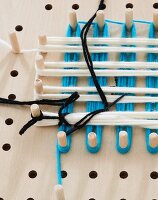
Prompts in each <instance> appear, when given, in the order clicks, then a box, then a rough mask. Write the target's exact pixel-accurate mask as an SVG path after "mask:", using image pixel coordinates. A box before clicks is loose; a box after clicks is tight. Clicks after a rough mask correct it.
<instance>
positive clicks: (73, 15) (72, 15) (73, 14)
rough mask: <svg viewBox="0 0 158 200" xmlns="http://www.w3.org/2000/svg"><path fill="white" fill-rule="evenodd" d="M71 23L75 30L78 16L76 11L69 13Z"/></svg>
mask: <svg viewBox="0 0 158 200" xmlns="http://www.w3.org/2000/svg"><path fill="white" fill-rule="evenodd" d="M69 23H70V26H71V28H72V29H73V30H75V29H76V26H77V15H76V12H75V11H71V12H69Z"/></svg>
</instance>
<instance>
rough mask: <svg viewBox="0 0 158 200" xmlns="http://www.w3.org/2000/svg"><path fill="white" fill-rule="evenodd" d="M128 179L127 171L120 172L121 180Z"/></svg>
mask: <svg viewBox="0 0 158 200" xmlns="http://www.w3.org/2000/svg"><path fill="white" fill-rule="evenodd" d="M127 177H128V173H127V172H126V171H122V172H120V178H122V179H125V178H127Z"/></svg>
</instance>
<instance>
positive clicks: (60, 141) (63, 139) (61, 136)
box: [57, 131, 67, 147]
mask: <svg viewBox="0 0 158 200" xmlns="http://www.w3.org/2000/svg"><path fill="white" fill-rule="evenodd" d="M57 138H58V144H59V145H60V146H61V147H66V146H67V138H66V133H65V132H64V131H59V132H58V134H57Z"/></svg>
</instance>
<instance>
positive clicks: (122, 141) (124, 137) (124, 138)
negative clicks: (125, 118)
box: [119, 131, 128, 148]
mask: <svg viewBox="0 0 158 200" xmlns="http://www.w3.org/2000/svg"><path fill="white" fill-rule="evenodd" d="M119 145H120V147H121V148H126V147H127V145H128V134H127V132H126V131H120V133H119Z"/></svg>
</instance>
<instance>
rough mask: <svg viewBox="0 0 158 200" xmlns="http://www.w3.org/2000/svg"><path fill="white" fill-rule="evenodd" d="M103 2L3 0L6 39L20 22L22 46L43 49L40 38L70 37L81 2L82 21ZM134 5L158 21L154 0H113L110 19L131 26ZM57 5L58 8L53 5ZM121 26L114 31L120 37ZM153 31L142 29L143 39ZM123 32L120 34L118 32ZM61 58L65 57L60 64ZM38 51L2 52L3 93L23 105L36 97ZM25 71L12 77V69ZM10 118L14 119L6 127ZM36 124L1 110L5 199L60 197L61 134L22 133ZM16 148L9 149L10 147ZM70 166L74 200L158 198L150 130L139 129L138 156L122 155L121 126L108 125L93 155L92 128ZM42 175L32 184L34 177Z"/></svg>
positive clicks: (68, 182) (0, 174) (14, 110)
mask: <svg viewBox="0 0 158 200" xmlns="http://www.w3.org/2000/svg"><path fill="white" fill-rule="evenodd" d="M98 2H99V1H98V0H76V1H74V0H0V38H2V39H4V40H6V41H8V42H9V40H8V33H9V32H10V31H13V30H14V29H15V27H16V26H17V25H21V26H22V27H23V30H22V31H20V32H18V37H19V40H20V44H21V47H22V48H23V49H30V48H36V47H37V38H38V35H39V34H40V33H46V34H47V35H49V36H64V35H65V32H66V27H67V25H68V17H67V15H68V11H69V10H71V7H72V5H73V4H74V3H77V4H79V6H80V7H79V9H78V10H77V14H78V19H79V20H87V19H89V18H90V16H91V15H92V14H93V13H94V11H95V10H96V8H97V6H98ZM127 3H133V5H134V8H133V10H134V18H135V19H144V20H152V16H153V11H154V8H153V3H156V1H152V0H131V1H126V0H117V1H116V0H107V1H106V6H107V8H106V9H105V16H106V18H108V19H113V20H118V21H124V13H125V9H126V4H127ZM46 4H52V6H53V8H52V10H46V9H45V5H46ZM115 31H116V30H115V29H114V31H113V34H115ZM147 31H148V30H147V29H145V28H143V29H142V28H141V29H140V30H139V34H140V35H146V34H147ZM117 34H118V33H117ZM59 58H60V56H59V57H57V59H59ZM34 59H35V53H29V54H23V55H14V54H12V53H10V52H9V51H8V50H7V49H4V48H0V96H1V97H6V98H7V97H8V95H9V94H15V95H16V99H18V100H31V99H33V82H34V77H35V69H34ZM12 70H17V71H18V76H16V77H12V76H11V75H10V72H11V71H12ZM7 118H12V119H13V124H12V125H6V124H5V120H6V119H7ZM28 119H30V110H29V108H28V107H18V106H16V107H13V106H6V105H0V198H1V199H3V200H52V199H54V198H53V187H54V185H55V184H56V183H57V180H56V161H55V141H56V134H57V129H56V128H54V127H50V128H37V127H32V128H30V129H29V130H28V131H27V132H26V134H25V135H24V136H20V135H19V134H18V131H19V129H20V128H21V127H22V126H23V125H24V124H25V122H27V120H28ZM6 143H8V144H10V145H11V149H10V150H9V151H4V150H3V148H2V147H3V145H4V144H6ZM62 169H63V170H65V171H67V173H68V175H67V177H66V178H65V179H63V185H64V190H65V196H66V200H89V199H91V200H93V199H95V200H106V199H107V200H120V199H126V200H154V199H158V179H155V180H154V179H151V178H150V173H151V172H152V171H158V159H157V155H151V154H149V153H148V152H147V150H146V147H145V137H144V131H143V130H142V129H139V128H137V129H134V137H133V145H132V149H131V151H130V153H128V154H126V155H120V154H119V153H118V152H117V151H116V149H115V132H114V128H113V127H106V128H105V130H104V134H103V144H102V149H101V151H100V152H99V153H98V154H96V155H92V154H90V153H89V152H87V150H86V147H85V131H84V130H82V131H80V132H78V133H76V134H74V136H73V138H72V148H71V151H70V152H69V153H68V154H64V155H62ZM31 170H35V171H36V172H37V177H36V178H34V179H31V178H30V177H29V176H28V173H29V172H30V171H31ZM92 170H95V171H97V173H98V177H97V178H96V179H90V178H89V172H90V171H92ZM123 170H125V171H127V172H128V178H126V179H121V178H120V177H119V174H120V172H121V171H123Z"/></svg>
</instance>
